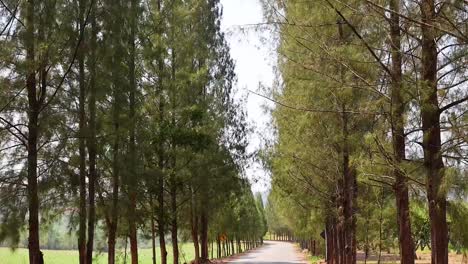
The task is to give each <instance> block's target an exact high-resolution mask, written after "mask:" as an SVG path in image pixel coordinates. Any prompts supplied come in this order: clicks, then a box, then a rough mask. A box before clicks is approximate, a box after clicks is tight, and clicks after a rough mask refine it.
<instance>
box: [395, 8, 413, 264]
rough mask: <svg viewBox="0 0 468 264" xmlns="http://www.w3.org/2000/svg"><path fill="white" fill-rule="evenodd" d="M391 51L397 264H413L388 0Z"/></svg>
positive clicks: (398, 60) (398, 68)
mask: <svg viewBox="0 0 468 264" xmlns="http://www.w3.org/2000/svg"><path fill="white" fill-rule="evenodd" d="M390 8H391V9H392V10H393V11H394V13H393V12H392V13H390V16H391V21H390V28H391V30H390V31H391V33H390V37H391V49H392V93H391V94H392V95H391V98H392V116H391V118H392V141H393V157H394V163H395V164H394V171H393V174H394V176H395V198H396V207H397V222H398V227H399V230H398V231H399V232H398V239H399V242H400V243H399V245H400V254H401V263H402V264H414V242H413V237H412V233H411V221H410V215H409V195H408V181H407V179H406V177H405V175H404V173H403V171H402V169H401V165H402V164H401V163H402V162H403V160H404V159H405V156H406V154H405V131H404V111H405V104H404V102H403V98H402V94H401V93H402V92H401V89H402V57H401V31H400V16H399V14H398V13H399V12H400V1H399V0H390Z"/></svg>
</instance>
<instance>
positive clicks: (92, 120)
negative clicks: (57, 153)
mask: <svg viewBox="0 0 468 264" xmlns="http://www.w3.org/2000/svg"><path fill="white" fill-rule="evenodd" d="M92 2H93V6H92V10H91V31H92V32H91V36H90V56H89V61H90V65H89V74H90V78H89V98H88V111H89V123H88V129H89V138H88V141H87V143H88V158H89V177H88V241H87V243H86V264H91V263H93V249H94V228H95V221H96V207H95V195H96V194H95V186H96V182H97V171H96V156H97V146H96V62H95V59H96V47H97V45H96V35H97V26H96V3H95V1H92Z"/></svg>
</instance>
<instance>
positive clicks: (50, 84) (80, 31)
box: [0, 0, 265, 264]
mask: <svg viewBox="0 0 468 264" xmlns="http://www.w3.org/2000/svg"><path fill="white" fill-rule="evenodd" d="M0 12H1V19H0V28H1V31H0V42H1V43H0V54H1V55H0V56H1V60H0V67H1V70H0V77H1V81H0V83H1V87H2V88H1V90H0V94H1V96H0V102H1V105H0V123H1V124H2V125H1V130H0V139H1V142H0V148H1V150H0V154H1V170H0V172H1V173H0V240H6V241H9V243H10V244H11V245H13V246H15V245H17V244H18V243H19V241H20V237H21V231H22V230H24V228H26V230H27V233H28V234H27V237H28V249H29V262H30V263H31V264H37V263H41V253H40V248H41V245H40V241H41V240H40V234H41V232H43V229H44V228H42V227H44V225H45V224H46V223H48V222H49V223H50V222H53V221H54V219H57V218H61V217H63V215H66V216H69V217H70V228H71V229H72V230H76V232H77V237H78V238H77V240H78V241H77V244H78V251H79V263H80V264H83V263H86V264H90V263H92V262H93V251H94V250H95V249H96V245H95V234H96V227H102V228H103V229H104V233H105V237H106V238H107V252H108V263H115V261H116V250H118V248H117V247H118V244H117V241H118V239H119V238H124V239H125V240H126V239H127V238H128V239H129V241H130V252H131V262H132V263H133V264H136V263H138V237H139V236H138V234H139V233H144V234H149V237H151V239H152V246H153V256H155V255H156V252H155V248H156V244H157V243H156V238H157V237H158V238H159V246H160V251H161V254H160V257H161V263H163V264H166V262H167V249H166V234H170V236H171V241H172V248H173V256H174V263H179V251H178V250H179V246H178V237H179V235H180V234H181V233H182V232H184V231H188V232H189V233H190V234H191V238H192V241H193V242H194V247H195V262H196V263H198V262H206V261H207V260H208V245H209V241H219V236H220V235H221V234H226V233H228V235H227V237H228V238H229V239H230V240H233V239H235V240H236V241H237V242H238V243H240V241H241V240H242V241H249V242H250V243H251V244H252V243H254V242H256V241H259V240H260V238H261V237H262V236H263V234H262V232H263V231H262V230H264V227H265V223H264V221H263V220H262V219H263V213H262V212H263V211H262V210H263V209H262V207H261V206H260V205H259V203H258V202H257V203H256V202H255V199H254V198H253V195H252V193H251V190H250V185H249V184H248V182H247V181H246V180H245V179H244V177H243V175H244V173H243V168H244V166H245V163H246V162H247V160H248V154H247V153H246V151H245V147H246V144H247V142H246V135H247V133H248V129H247V128H246V123H245V113H244V111H243V110H242V109H243V108H242V105H240V103H238V102H236V100H235V99H234V98H233V96H232V95H233V89H232V88H233V83H234V81H235V75H234V72H233V70H234V64H233V61H232V60H231V58H230V55H229V48H228V46H227V43H226V41H225V38H224V34H223V33H222V32H221V30H220V19H221V8H220V4H219V1H218V0H190V1H185V0H154V1H140V0H131V1H123V0H117V1H116V0H103V1H97V0H58V1H57V0H46V1H36V0H28V1H18V0H4V1H1V7H0ZM234 209H235V210H236V211H233V210H234ZM241 221H242V223H244V224H243V225H241V224H240V223H241ZM245 221H248V222H249V224H248V225H246V224H245V223H246V222H245ZM139 230H140V231H139ZM251 244H249V245H251ZM233 251H234V250H233ZM155 262H156V258H155V257H153V263H155Z"/></svg>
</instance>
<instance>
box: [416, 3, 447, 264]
mask: <svg viewBox="0 0 468 264" xmlns="http://www.w3.org/2000/svg"><path fill="white" fill-rule="evenodd" d="M420 7H421V16H422V22H423V23H421V31H422V45H421V53H422V60H421V66H422V74H421V75H422V80H423V81H424V83H423V85H422V87H423V88H422V89H423V90H422V93H421V98H422V99H421V119H422V129H423V149H424V168H425V170H426V178H427V180H426V186H427V199H428V203H429V218H430V222H431V245H432V247H431V257H432V263H433V264H447V263H448V227H447V215H446V210H447V201H446V196H447V194H446V191H445V190H443V188H442V184H443V182H444V162H443V160H442V151H441V134H440V133H441V131H440V113H439V112H440V110H439V100H438V98H437V43H436V41H437V33H436V29H435V26H434V22H435V21H436V19H437V14H436V11H435V3H434V0H423V1H421V3H420Z"/></svg>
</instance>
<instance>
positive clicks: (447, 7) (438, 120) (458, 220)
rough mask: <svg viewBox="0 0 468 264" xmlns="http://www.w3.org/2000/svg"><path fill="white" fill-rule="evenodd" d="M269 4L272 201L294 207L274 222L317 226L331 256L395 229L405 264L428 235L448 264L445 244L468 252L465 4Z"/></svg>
mask: <svg viewBox="0 0 468 264" xmlns="http://www.w3.org/2000/svg"><path fill="white" fill-rule="evenodd" d="M264 6H265V11H266V15H267V18H268V19H269V24H270V25H271V27H272V28H273V29H274V30H276V31H277V32H278V34H277V35H278V39H277V53H278V82H277V83H278V87H277V89H276V90H274V91H273V94H272V96H271V98H269V99H270V100H272V101H274V102H276V105H277V107H276V108H275V109H274V110H273V118H274V120H275V126H276V129H277V137H276V141H275V142H274V143H273V144H271V146H270V147H269V148H267V150H266V152H265V155H264V156H265V160H266V164H267V166H269V168H270V169H271V171H272V175H273V177H272V185H273V188H272V193H271V195H270V202H269V203H272V205H271V206H273V207H274V208H275V210H274V211H275V212H277V213H278V214H279V215H284V216H287V215H291V214H293V213H294V214H296V215H297V214H300V217H296V218H295V219H287V220H285V219H283V221H282V222H279V223H280V225H275V226H276V227H277V228H281V225H285V226H286V227H287V228H289V229H290V230H291V229H292V230H294V232H299V233H301V232H308V233H309V235H310V236H312V235H314V236H316V237H317V238H318V235H319V234H320V233H321V232H322V230H323V229H325V233H326V238H327V245H326V248H327V250H326V252H327V256H326V258H327V261H328V262H329V263H356V251H357V250H358V249H365V250H366V252H367V251H368V249H369V248H372V247H374V248H379V249H381V248H382V247H383V246H384V245H383V244H384V243H383V241H391V240H392V239H395V241H396V243H394V242H392V246H389V247H390V248H391V247H397V248H399V252H400V255H401V263H404V264H411V263H414V261H415V250H416V247H417V246H418V245H419V246H420V245H421V244H420V243H423V242H422V241H423V240H424V239H420V237H422V235H424V233H425V232H426V233H427V234H430V236H429V239H428V241H430V243H429V246H430V248H431V252H432V263H437V264H444V263H448V254H449V244H450V245H452V246H454V247H459V248H460V247H462V248H465V250H466V248H467V247H468V230H467V228H466V226H467V225H466V223H467V222H466V219H467V218H466V217H467V213H468V205H467V203H466V197H467V190H468V189H467V184H466V183H467V166H466V165H467V164H468V159H467V157H468V153H467V150H468V148H467V147H468V144H467V143H468V140H467V134H466V131H467V129H466V128H467V124H468V123H467V122H468V119H467V116H468V115H467V114H466V113H467V110H468V107H467V101H468V88H467V80H468V69H467V65H468V64H467V58H468V34H467V32H468V31H467V30H468V26H467V25H468V23H467V19H468V10H467V5H466V2H464V1H434V0H421V1H405V0H386V1H345V2H342V1H334V0H320V1H292V0H291V1H273V2H272V1H265V5H264ZM423 201H426V202H425V203H424V202H423ZM269 206H270V205H269ZM267 211H268V210H267ZM421 212H426V213H425V214H423V216H424V217H423V219H426V220H427V225H426V224H425V222H424V221H423V222H421V221H416V220H415V217H416V218H417V216H421ZM389 217H390V219H391V220H388V219H389ZM274 221H276V220H275V219H273V222H274ZM385 224H387V226H388V227H390V226H393V227H394V228H386V227H385ZM425 226H426V227H427V228H424V227H425ZM372 230H374V231H372ZM449 230H450V232H449ZM376 233H377V235H376V236H374V237H372V236H373V234H376ZM449 242H450V243H449ZM371 244H374V245H376V246H372V245H371ZM395 244H396V245H395Z"/></svg>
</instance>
